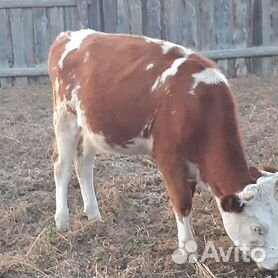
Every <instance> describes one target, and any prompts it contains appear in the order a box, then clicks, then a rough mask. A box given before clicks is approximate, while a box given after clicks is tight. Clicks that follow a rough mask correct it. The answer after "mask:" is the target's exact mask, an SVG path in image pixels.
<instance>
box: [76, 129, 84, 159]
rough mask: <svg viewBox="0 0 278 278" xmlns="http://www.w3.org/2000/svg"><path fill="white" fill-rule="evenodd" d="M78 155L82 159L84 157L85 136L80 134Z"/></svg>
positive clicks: (77, 148) (77, 147)
mask: <svg viewBox="0 0 278 278" xmlns="http://www.w3.org/2000/svg"><path fill="white" fill-rule="evenodd" d="M76 155H77V157H81V156H82V155H83V135H82V134H80V136H79V139H78V142H77V146H76Z"/></svg>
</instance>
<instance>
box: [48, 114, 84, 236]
mask: <svg viewBox="0 0 278 278" xmlns="http://www.w3.org/2000/svg"><path fill="white" fill-rule="evenodd" d="M54 131H55V137H56V141H55V144H54V152H53V156H52V158H53V166H54V179H55V185H56V213H55V222H56V227H57V230H59V231H65V230H67V229H68V228H69V209H68V203H67V192H68V183H69V180H70V177H71V171H72V163H73V159H74V151H75V149H76V143H77V138H78V133H79V128H78V127H77V121H76V116H75V115H74V114H72V113H71V112H68V111H66V110H62V109H61V110H59V111H54Z"/></svg>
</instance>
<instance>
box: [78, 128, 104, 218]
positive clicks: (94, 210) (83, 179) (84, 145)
mask: <svg viewBox="0 0 278 278" xmlns="http://www.w3.org/2000/svg"><path fill="white" fill-rule="evenodd" d="M95 153H96V152H95V149H94V148H93V147H92V145H91V144H90V142H89V140H88V138H87V137H86V136H84V134H82V132H81V134H80V137H79V141H78V144H77V148H76V154H75V171H76V175H77V177H78V181H79V184H80V188H81V194H82V198H83V203H84V212H85V213H86V215H87V217H88V219H89V220H93V219H94V220H97V219H98V220H100V219H101V216H100V213H99V208H98V203H97V198H96V194H95V189H94V184H93V161H94V158H95Z"/></svg>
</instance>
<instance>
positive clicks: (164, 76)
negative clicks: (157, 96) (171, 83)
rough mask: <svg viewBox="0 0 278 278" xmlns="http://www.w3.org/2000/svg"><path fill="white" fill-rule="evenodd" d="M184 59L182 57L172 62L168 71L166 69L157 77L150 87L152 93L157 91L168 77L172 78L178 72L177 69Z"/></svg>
mask: <svg viewBox="0 0 278 278" xmlns="http://www.w3.org/2000/svg"><path fill="white" fill-rule="evenodd" d="M186 59H187V58H186V57H185V58H184V57H183V58H178V59H176V60H174V62H173V63H172V65H171V66H170V67H169V68H168V69H166V70H165V71H164V72H163V73H162V74H161V75H160V76H159V77H157V79H156V80H155V82H154V84H153V85H152V92H154V91H155V90H157V89H158V88H159V87H160V86H161V85H162V84H163V83H164V82H165V81H166V79H167V78H168V77H170V76H174V75H175V74H176V73H177V72H178V69H179V67H180V66H181V65H182V64H183V63H184V62H185V61H186Z"/></svg>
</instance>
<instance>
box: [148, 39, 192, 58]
mask: <svg viewBox="0 0 278 278" xmlns="http://www.w3.org/2000/svg"><path fill="white" fill-rule="evenodd" d="M145 41H146V42H147V43H155V44H158V45H160V47H161V51H162V54H167V53H168V52H169V51H170V50H171V49H173V48H177V49H179V50H180V52H181V54H184V55H186V56H188V55H190V54H192V53H193V51H192V50H191V49H189V48H185V47H183V46H181V45H178V44H175V43H172V42H169V41H163V40H159V39H152V38H148V37H145Z"/></svg>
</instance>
